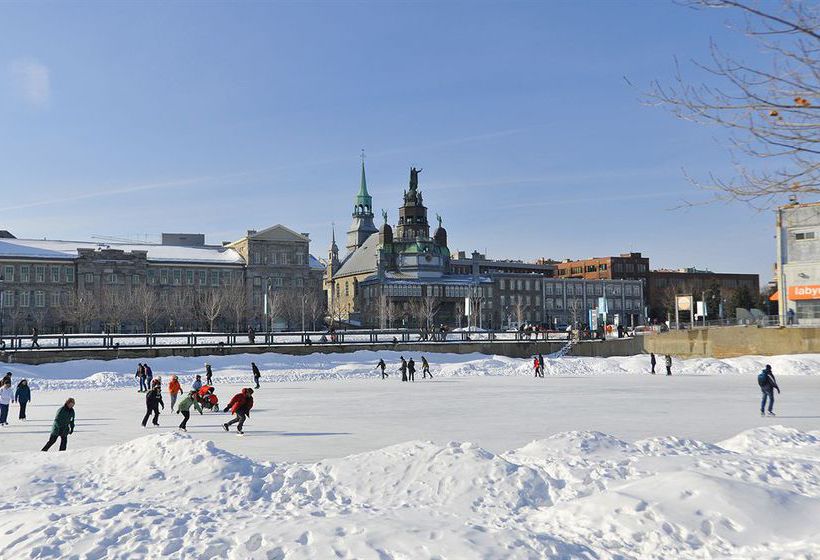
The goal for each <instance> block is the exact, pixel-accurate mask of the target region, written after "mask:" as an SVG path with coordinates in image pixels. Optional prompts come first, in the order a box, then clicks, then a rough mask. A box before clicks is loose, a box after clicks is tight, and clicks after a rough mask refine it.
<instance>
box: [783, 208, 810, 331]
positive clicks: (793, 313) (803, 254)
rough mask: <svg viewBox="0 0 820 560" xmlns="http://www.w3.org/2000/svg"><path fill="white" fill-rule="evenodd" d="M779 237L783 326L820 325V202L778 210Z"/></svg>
mask: <svg viewBox="0 0 820 560" xmlns="http://www.w3.org/2000/svg"><path fill="white" fill-rule="evenodd" d="M776 234H777V235H776V238H777V264H776V266H775V276H776V280H777V292H776V294H775V295H774V296H773V299H776V300H777V301H778V314H779V316H780V321H781V324H783V325H786V324H789V323H796V324H802V325H820V202H814V203H809V204H798V203H797V202H793V203H791V204H788V205H786V206H782V207H780V208H778V209H777V219H776Z"/></svg>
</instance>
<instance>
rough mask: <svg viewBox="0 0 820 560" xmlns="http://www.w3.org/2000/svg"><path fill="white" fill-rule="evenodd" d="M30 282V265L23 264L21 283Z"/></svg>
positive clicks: (21, 267) (21, 266)
mask: <svg viewBox="0 0 820 560" xmlns="http://www.w3.org/2000/svg"><path fill="white" fill-rule="evenodd" d="M28 281H29V276H28V265H27V264H21V265H20V282H28Z"/></svg>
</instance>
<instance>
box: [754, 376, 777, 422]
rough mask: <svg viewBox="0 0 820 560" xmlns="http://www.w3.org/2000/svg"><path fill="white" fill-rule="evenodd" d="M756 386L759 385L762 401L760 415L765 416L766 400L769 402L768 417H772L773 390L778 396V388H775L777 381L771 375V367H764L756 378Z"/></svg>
mask: <svg viewBox="0 0 820 560" xmlns="http://www.w3.org/2000/svg"><path fill="white" fill-rule="evenodd" d="M757 384H758V385H760V390H761V391H762V392H763V400H761V401H760V415H761V416H765V415H766V413H765V412H764V410H765V408H766V400H767V399H768V401H769V416H774V415H775V414H774V412H773V411H772V409H773V408H774V390H775V389H777V394H778V395H779V394H780V387H778V386H777V380H775V378H774V374H773V373H772V366H770V365H769V364H766V367H765V368H764V369H763V371H761V372H760V374H759V375H758V376H757Z"/></svg>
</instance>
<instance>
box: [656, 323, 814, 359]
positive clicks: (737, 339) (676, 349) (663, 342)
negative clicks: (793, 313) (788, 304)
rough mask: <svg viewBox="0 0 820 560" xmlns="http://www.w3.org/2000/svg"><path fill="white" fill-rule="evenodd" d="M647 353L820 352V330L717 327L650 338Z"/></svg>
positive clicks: (729, 355)
mask: <svg viewBox="0 0 820 560" xmlns="http://www.w3.org/2000/svg"><path fill="white" fill-rule="evenodd" d="M644 350H645V351H646V352H654V353H656V354H672V355H674V356H678V357H682V358H688V357H712V358H733V357H735V356H744V355H749V354H752V355H759V356H772V355H775V354H806V353H820V328H808V327H807V328H761V327H717V328H707V329H695V330H687V331H670V332H667V333H663V334H655V335H647V336H646V337H645V338H644Z"/></svg>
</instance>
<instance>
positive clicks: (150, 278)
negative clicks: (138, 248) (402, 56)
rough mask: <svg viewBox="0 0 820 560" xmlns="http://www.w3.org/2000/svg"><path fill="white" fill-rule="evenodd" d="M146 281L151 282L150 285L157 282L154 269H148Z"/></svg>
mask: <svg viewBox="0 0 820 560" xmlns="http://www.w3.org/2000/svg"><path fill="white" fill-rule="evenodd" d="M147 282H148V283H149V284H151V285H152V286H154V285H156V283H157V272H156V271H155V270H149V271H148V278H147Z"/></svg>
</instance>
